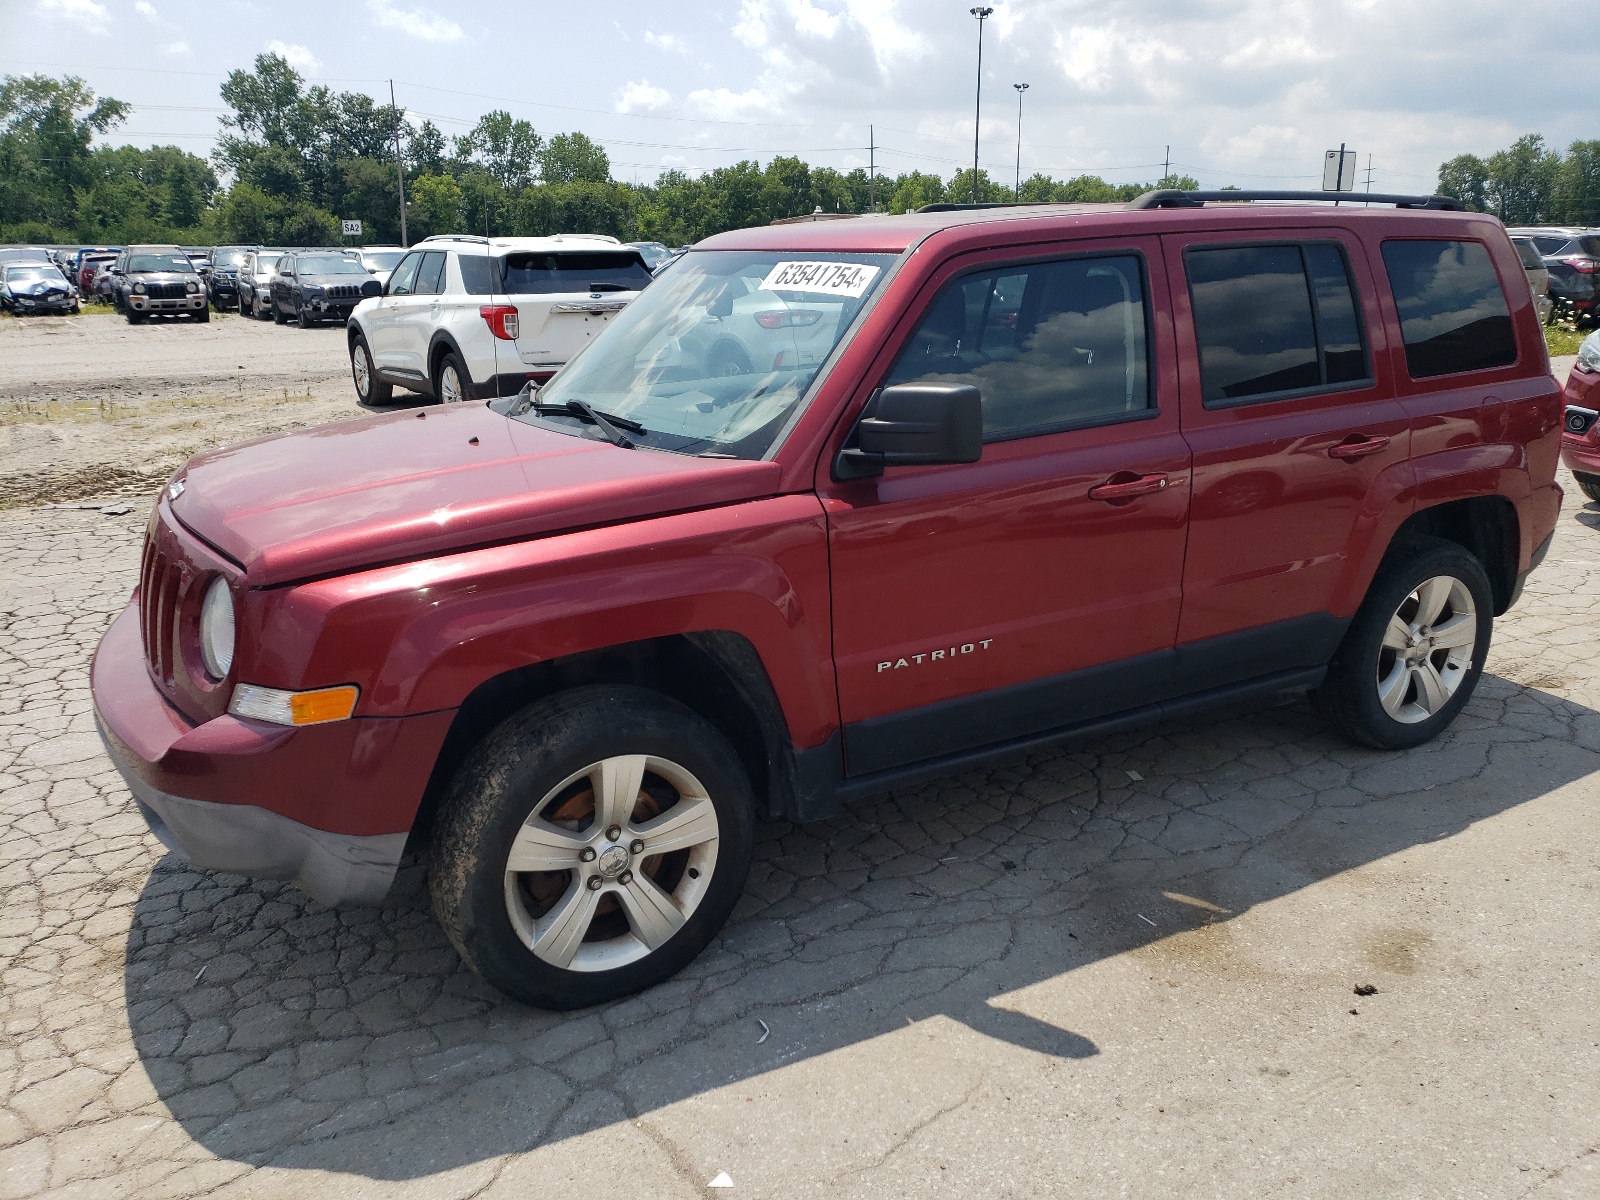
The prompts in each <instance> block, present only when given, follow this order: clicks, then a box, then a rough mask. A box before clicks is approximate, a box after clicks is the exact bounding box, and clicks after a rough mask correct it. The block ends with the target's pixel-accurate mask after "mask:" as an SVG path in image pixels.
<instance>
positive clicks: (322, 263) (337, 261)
mask: <svg viewBox="0 0 1600 1200" xmlns="http://www.w3.org/2000/svg"><path fill="white" fill-rule="evenodd" d="M295 270H297V271H298V272H300V274H302V275H365V274H366V273H367V269H366V268H365V267H363V266H362V265H361V264H360V263H359V262H357V261H356V260H355V259H353V258H344V257H342V256H340V255H337V254H307V255H304V256H303V257H301V258H300V259H298V260H297V261H296V263H295Z"/></svg>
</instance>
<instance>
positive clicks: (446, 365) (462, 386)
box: [433, 351, 472, 404]
mask: <svg viewBox="0 0 1600 1200" xmlns="http://www.w3.org/2000/svg"><path fill="white" fill-rule="evenodd" d="M452 380H454V382H453V383H452V382H451V381H452ZM433 398H434V399H435V400H436V401H438V402H439V403H440V404H460V403H461V402H462V401H463V400H470V399H471V398H472V376H471V375H469V374H467V368H466V364H465V363H463V362H462V361H461V358H460V356H459V355H457V354H456V353H455V352H454V351H451V352H450V353H449V354H446V355H445V356H444V357H443V358H441V359H440V360H439V369H438V371H437V372H435V374H434V376H433Z"/></svg>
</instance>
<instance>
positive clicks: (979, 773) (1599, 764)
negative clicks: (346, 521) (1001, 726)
mask: <svg viewBox="0 0 1600 1200" xmlns="http://www.w3.org/2000/svg"><path fill="white" fill-rule="evenodd" d="M1569 361H1570V360H1569ZM1562 365H1563V367H1564V365H1565V364H1562ZM113 374H114V376H115V378H113V377H112V376H113ZM241 374H242V375H243V376H244V377H245V378H244V383H243V385H242V386H241V385H240V383H239V381H238V377H239V376H240V375H241ZM0 394H3V396H4V399H3V400H0V414H3V419H4V425H3V426H0V430H3V433H4V436H5V439H6V440H5V442H4V447H5V450H4V457H3V458H0V487H3V488H5V489H6V490H5V491H4V493H3V495H4V496H5V498H6V499H5V500H4V501H3V503H5V504H6V505H8V506H9V511H4V512H0V1030H3V1036H0V1200H10V1198H12V1197H49V1198H51V1200H55V1198H58V1197H59V1198H66V1197H92V1198H93V1200H121V1198H127V1200H135V1198H137V1200H169V1198H170V1200H190V1198H194V1200H200V1198H202V1197H204V1198H206V1200H277V1198H278V1197H284V1196H303V1195H315V1196H318V1197H322V1196H326V1197H330V1198H332V1197H340V1198H361V1200H365V1198H368V1197H370V1198H372V1200H412V1198H415V1200H525V1198H526V1197H547V1196H565V1195H568V1194H573V1195H582V1194H585V1193H586V1191H587V1190H588V1189H590V1188H592V1187H593V1186H594V1182H595V1180H596V1179H598V1180H600V1181H601V1182H603V1183H604V1184H605V1185H606V1190H607V1192H608V1193H609V1192H613V1191H614V1192H617V1193H618V1194H627V1195H635V1196H644V1197H658V1196H660V1197H668V1196H672V1197H694V1196H703V1195H734V1196H760V1197H773V1198H775V1200H788V1198H790V1197H798V1196H818V1197H830V1198H831V1197H862V1198H863V1200H865V1198H868V1197H871V1198H873V1200H877V1198H879V1197H902V1196H916V1197H950V1198H951V1200H971V1198H973V1197H985V1198H987V1197H991V1196H996V1197H999V1196H1005V1197H1018V1198H1021V1197H1035V1196H1051V1197H1056V1196H1059V1197H1085V1198H1089V1197H1132V1198H1140V1200H1142V1198H1144V1197H1169V1196H1170V1197H1183V1198H1185V1200H1187V1198H1189V1197H1215V1198H1217V1200H1237V1198H1239V1197H1251V1198H1256V1197H1272V1198H1281V1200H1306V1198H1314V1200H1323V1198H1325V1200H1348V1198H1350V1197H1363V1198H1365V1197H1372V1198H1383V1200H1389V1198H1391V1197H1393V1198H1401V1197H1406V1198H1409V1197H1443V1196H1451V1197H1495V1198H1499V1197H1518V1198H1524V1197H1532V1198H1535V1200H1555V1198H1557V1197H1570V1198H1575V1200H1581V1198H1593V1197H1596V1196H1600V961H1597V947H1600V939H1597V937H1596V933H1597V931H1600V840H1597V837H1596V826H1595V816H1596V812H1597V810H1600V656H1597V655H1596V654H1595V651H1594V647H1595V645H1596V643H1597V642H1600V506H1594V505H1585V504H1584V503H1583V497H1582V496H1581V494H1579V493H1577V492H1576V490H1575V489H1574V488H1572V486H1571V480H1570V477H1568V478H1567V479H1566V484H1567V487H1568V493H1567V501H1566V505H1565V508H1564V510H1563V512H1562V515H1561V520H1560V525H1559V527H1558V530H1557V534H1556V539H1555V542H1554V545H1553V548H1552V550H1551V552H1550V555H1549V558H1548V559H1547V560H1546V562H1545V563H1544V565H1543V566H1542V568H1541V569H1540V570H1539V571H1538V572H1536V573H1535V574H1534V575H1533V577H1532V579H1531V580H1530V582H1529V585H1528V589H1527V593H1526V595H1525V596H1524V597H1523V598H1522V600H1521V601H1520V603H1519V604H1518V605H1517V606H1516V607H1515V608H1514V609H1512V610H1511V611H1510V612H1509V613H1508V614H1507V615H1506V616H1505V617H1504V618H1502V619H1500V620H1498V621H1497V622H1496V624H1495V629H1494V642H1493V646H1492V648H1491V651H1490V656H1489V660H1488V665H1487V668H1486V670H1485V674H1484V677H1483V680H1482V682H1481V684H1480V685H1479V688H1478V690H1477V693H1476V694H1475V696H1474V698H1473V700H1472V702H1471V703H1470V704H1469V705H1468V706H1467V707H1466V709H1465V710H1464V711H1463V713H1462V714H1461V716H1460V717H1459V718H1458V719H1457V721H1456V722H1455V723H1454V725H1453V726H1452V727H1451V728H1450V729H1449V730H1448V731H1446V733H1445V734H1444V735H1443V736H1441V737H1440V738H1438V739H1437V740H1436V741H1434V742H1432V743H1430V744H1428V745H1425V746H1421V747H1418V748H1416V749H1414V750H1410V751H1405V752H1401V753H1381V752H1377V751H1372V750H1365V749H1360V748H1357V747H1353V746H1351V745H1350V744H1349V743H1348V742H1346V741H1344V740H1343V739H1341V738H1339V737H1337V736H1335V735H1334V734H1332V733H1331V732H1330V731H1329V729H1328V728H1327V727H1326V726H1325V725H1324V724H1323V723H1322V722H1321V721H1320V720H1318V719H1317V718H1316V716H1315V715H1314V714H1313V712H1312V711H1311V708H1310V706H1309V705H1308V704H1307V703H1306V702H1305V701H1304V700H1296V701H1293V702H1289V703H1273V704H1264V705H1257V706H1246V707H1243V708H1241V709H1240V710H1238V711H1234V712H1224V713H1219V714H1212V715H1209V716H1207V717H1205V718H1203V719H1195V720H1191V721H1186V722H1178V723H1174V724H1170V725H1164V726H1161V727H1159V728H1156V729H1152V730H1141V731H1139V732H1137V733H1132V734H1125V735H1121V736H1118V737H1113V738H1106V739H1101V740H1100V741H1098V742H1094V743H1090V744H1085V745H1079V746H1072V747H1048V748H1044V749H1040V750H1037V751H1034V752H1032V753H1029V754H1023V755H1016V756H1014V757H1012V758H1010V759H1008V760H1006V761H1003V762H999V763H996V764H992V765H990V766H988V767H986V768H984V769H982V770H975V771H969V772H966V773H964V774H962V775H959V776H953V777H950V778H946V779H941V780H935V781H933V782H930V783H928V784H926V785H924V786H922V787H918V788H910V789H904V790H902V791H900V792H896V793H894V794H893V795H888V796H877V797H871V798H869V799H867V800H864V801H862V802H860V803H857V804H852V805H851V806H850V807H849V808H848V809H847V811H845V812H843V813H841V814H840V815H839V816H837V817H835V818H832V819H830V820H828V821H825V822H820V823H817V824H814V825H809V826H805V827H800V828H797V827H794V826H791V825H788V824H787V823H785V822H781V821H765V822H762V823H761V826H760V828H759V830H758V833H757V845H756V853H755V863H754V866H753V868H752V870H751V874H750V880H749V884H748V886H747V888H746V892H745V895H744V897H743V898H742V899H741V901H740V904H739V906H738V908H737V910H736V911H735V913H734V915H733V918H732V919H731V920H730V921H729V923H728V925H727V927H726V928H725V929H724V930H723V931H722V933H721V934H720V935H719V936H718V937H717V939H715V941H714V942H713V943H712V945H711V946H710V947H708V948H707V950H706V951H705V952H704V953H703V954H702V955H700V956H699V957H698V958H697V959H696V960H695V961H694V962H693V963H691V964H690V965H689V967H687V968H686V969H685V970H684V971H683V972H682V973H681V974H680V975H679V976H677V977H676V978H674V979H672V980H670V981H668V982H667V983H665V984H662V985H661V986H659V987H657V988H653V989H651V990H650V991H649V992H646V993H644V994H643V995H640V996H638V997H634V998H632V999H630V1000H627V1001H624V1002H622V1003H618V1004H612V1005H605V1006H601V1007H598V1008H595V1009H592V1010H589V1011H586V1012H577V1013H548V1012H537V1011H534V1010H531V1009H528V1008H526V1007H523V1006H521V1005H518V1004H514V1003H511V1002H509V1001H507V1000H505V999H504V998H503V997H500V996H498V995H496V994H494V993H493V992H491V991H490V990H489V989H488V988H487V987H485V986H484V985H483V984H482V983H481V982H480V981H479V980H477V978H476V977H475V976H473V975H472V974H471V973H470V972H468V971H467V970H466V969H465V968H464V967H463V966H462V964H461V962H460V960H459V959H458V958H457V956H456V954H455V952H454V951H453V950H452V949H451V948H450V946H449V943H448V942H447V941H446V940H445V938H444V936H443V934H442V933H441V931H440V929H439V927H438V925H437V924H436V922H435V921H434V920H433V917H432V914H431V912H430V909H429V904H428V894H427V887H426V881H425V880H426V863H425V862H423V861H420V860H411V861H408V862H407V863H406V865H405V866H404V867H403V869H402V872H401V877H400V879H399V880H398V882H397V884H396V886H395V888H394V889H393V890H392V892H391V893H390V895H389V896H388V897H387V898H386V899H385V901H384V902H383V904H382V905H381V906H374V907H371V908H361V909H341V910H337V911H334V910H329V909H326V908H323V907H321V906H320V905H318V904H316V903H315V902H314V901H312V900H310V899H309V898H307V897H306V896H305V895H303V894H302V893H300V892H298V891H296V890H295V889H294V888H292V887H290V886H288V885H286V884H282V883H275V882H271V881H263V880H247V879H241V878H239V877H236V876H228V875H221V874H216V873H211V872H204V871H197V870H193V869H191V868H190V867H188V866H187V865H186V864H184V863H182V862H180V861H178V860H176V859H175V858H174V857H173V856H172V855H169V854H167V853H166V852H165V851H164V849H163V848H162V846H161V845H160V843H159V842H158V841H157V840H156V839H155V838H154V837H153V836H152V835H151V834H150V832H149V831H148V829H147V828H146V827H145V824H144V822H143V821H142V820H141V819H140V817H139V815H138V813H137V811H136V809H135V808H134V806H133V803H132V801H131V799H130V797H129V795H128V792H127V789H126V787H125V786H124V785H123V783H122V780H121V778H120V776H118V774H117V773H116V771H115V769H114V768H112V766H111V764H110V763H109V762H108V761H107V760H106V758H105V756H104V753H103V751H102V749H101V745H100V742H99V739H98V737H97V736H96V734H95V732H94V722H93V716H92V711H91V705H90V700H89V695H88V663H89V659H90V655H91V654H92V652H93V649H94V646H95V644H96V642H97V641H98V639H99V637H100V635H101V634H102V632H103V631H104V629H105V628H106V626H107V625H108V624H109V622H110V621H111V619H112V618H113V616H114V615H115V614H116V613H117V612H118V611H120V610H121V608H122V607H123V606H124V605H125V604H126V603H127V598H128V595H129V592H130V590H131V589H132V587H133V584H134V578H135V574H136V571H137V567H138V559H139V549H140V537H141V530H142V528H143V525H144V521H145V514H146V512H147V511H148V496H147V495H140V496H139V497H138V499H137V501H131V502H130V504H129V509H128V511H125V512H124V511H120V507H121V506H110V511H101V510H100V506H101V505H103V504H105V502H106V500H108V499H111V498H114V497H115V496H117V495H128V496H132V495H134V493H148V492H149V491H150V490H151V489H152V487H153V486H154V483H153V481H159V480H160V479H162V478H164V477H165V475H166V473H167V472H168V470H170V469H171V468H172V467H174V466H176V465H177V464H178V463H179V462H180V461H181V460H182V459H183V457H184V456H185V455H186V454H188V453H189V452H190V451H191V450H193V449H196V448H200V447H204V446H210V445H213V444H216V443H220V442H226V441H232V440H235V439H237V438H239V437H243V436H248V435H251V434H258V433H263V432H267V431H269V430H272V429H284V428H290V427H293V426H295V425H303V424H310V423H313V422H316V421H323V420H329V419H334V418H337V417H342V416H347V415H351V414H353V413H354V412H355V411H356V410H355V405H354V399H353V394H352V389H351V384H350V382H349V379H348V377H347V375H346V373H345V366H344V360H343V339H342V335H341V331H340V330H337V329H327V330H319V331H308V332H302V331H300V330H298V329H277V328H274V327H272V326H271V325H266V324H260V325H253V324H250V323H247V322H244V321H242V320H240V319H238V318H234V319H232V320H215V319H214V320H213V323H212V324H211V325H210V326H209V327H195V328H190V327H182V326H180V327H165V328H163V327H141V328H135V329H128V328H126V327H125V326H124V325H123V324H122V323H121V322H120V321H115V320H111V319H108V318H103V317H94V318H84V319H82V320H81V321H79V322H76V323H71V322H68V321H61V322H59V323H57V324H54V325H51V324H47V323H46V322H44V321H37V322H31V321H30V322H28V323H27V324H26V325H19V324H18V323H16V322H8V321H0ZM102 402H104V405H105V407H104V409H103V410H102V408H101V404H102ZM75 496H76V497H82V499H81V500H78V501H76V502H69V498H70V497H75ZM722 1173H726V1174H727V1175H728V1176H729V1177H731V1183H732V1187H731V1189H729V1190H726V1191H723V1190H718V1191H714V1192H708V1191H707V1187H708V1185H709V1184H710V1182H711V1181H712V1180H713V1179H715V1178H718V1177H720V1175H721V1174H722Z"/></svg>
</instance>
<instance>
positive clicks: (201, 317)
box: [194, 308, 211, 325]
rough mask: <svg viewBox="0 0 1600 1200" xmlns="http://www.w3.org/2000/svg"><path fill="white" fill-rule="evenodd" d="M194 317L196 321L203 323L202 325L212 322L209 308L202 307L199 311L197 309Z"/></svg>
mask: <svg viewBox="0 0 1600 1200" xmlns="http://www.w3.org/2000/svg"><path fill="white" fill-rule="evenodd" d="M194 319H195V320H196V321H199V322H200V324H202V325H208V324H210V322H211V310H210V309H209V308H202V309H200V310H199V311H197V312H196V313H195V314H194Z"/></svg>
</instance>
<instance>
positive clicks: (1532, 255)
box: [1511, 238, 1544, 271]
mask: <svg viewBox="0 0 1600 1200" xmlns="http://www.w3.org/2000/svg"><path fill="white" fill-rule="evenodd" d="M1511 244H1512V245H1513V246H1515V247H1516V248H1517V257H1518V258H1519V259H1521V260H1522V266H1523V269H1524V270H1527V271H1542V270H1544V259H1542V258H1540V257H1539V252H1538V251H1537V250H1535V249H1534V248H1533V243H1532V242H1530V241H1528V240H1527V239H1526V238H1512V239H1511Z"/></svg>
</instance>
